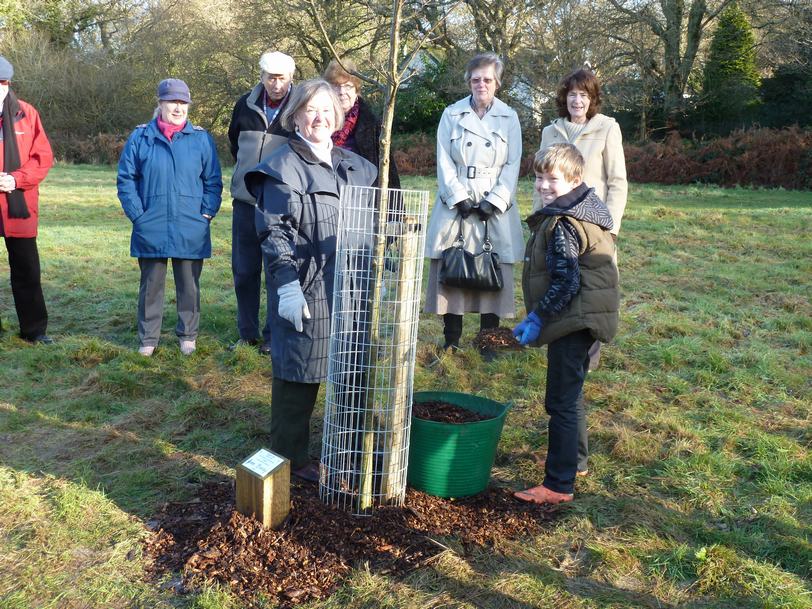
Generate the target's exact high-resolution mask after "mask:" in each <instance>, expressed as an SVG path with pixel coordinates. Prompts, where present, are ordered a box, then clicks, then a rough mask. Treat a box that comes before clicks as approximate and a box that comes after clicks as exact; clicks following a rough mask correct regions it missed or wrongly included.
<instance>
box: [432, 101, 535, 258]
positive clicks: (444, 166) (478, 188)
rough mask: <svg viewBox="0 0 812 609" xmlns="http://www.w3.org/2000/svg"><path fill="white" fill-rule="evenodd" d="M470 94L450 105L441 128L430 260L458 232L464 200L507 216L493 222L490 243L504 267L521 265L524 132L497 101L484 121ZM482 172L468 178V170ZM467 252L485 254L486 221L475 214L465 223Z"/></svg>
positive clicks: (447, 244)
mask: <svg viewBox="0 0 812 609" xmlns="http://www.w3.org/2000/svg"><path fill="white" fill-rule="evenodd" d="M470 99H471V98H470V96H469V97H465V98H463V99H461V100H460V101H458V102H457V103H455V104H452V105H450V106H448V107H447V108H446V109H445V111H444V112H443V116H442V118H441V119H440V126H439V127H438V129H437V182H438V191H437V200H436V201H435V204H434V209H433V210H432V213H431V220H430V221H429V228H428V234H427V235H426V256H428V257H429V258H434V259H439V258H440V254H441V253H442V251H443V250H444V249H445V248H447V247H450V246H451V244H452V243H453V242H454V239H455V238H456V236H457V232H458V230H459V214H457V210H456V209H454V205H456V204H457V203H458V202H459V201H464V200H465V199H467V198H468V197H471V198H472V199H473V200H474V201H477V202H478V201H481V200H482V199H486V200H487V201H488V202H490V203H491V204H493V205H494V206H495V207H497V208H498V209H499V210H500V211H501V212H502V213H497V214H495V215H494V217H493V218H492V219H491V220H489V221H488V226H489V233H490V238H491V242H492V243H493V248H494V251H496V252H498V253H499V259H500V260H501V261H502V262H505V263H514V262H517V261H520V260H521V259H522V256H523V254H524V252H523V247H524V246H523V241H524V239H523V235H522V226H521V219H520V217H519V208H518V206H517V205H516V183H517V181H518V179H519V165H520V163H521V159H522V131H521V127H520V126H519V118H518V116H517V115H516V112H515V111H514V110H513V109H511V108H510V107H509V106H508V105H507V104H505V103H504V102H502V101H500V100H498V99H494V100H493V105H492V106H491V109H490V110H489V111H488V113H487V114H486V115H485V116H484V117H483V118H482V119H480V118H479V117H478V116H477V115H476V113H475V112H474V110H473V109H472V108H471V104H470ZM469 167H475V168H476V170H477V171H478V172H479V173H480V174H481V175H479V176H477V177H475V178H468V171H469V170H468V168H469ZM463 225H464V228H463V235H464V237H465V248H466V249H467V250H468V251H470V252H474V253H477V252H480V251H481V250H482V242H483V241H484V235H485V231H484V223H483V222H482V221H481V220H480V219H479V216H477V214H476V213H475V212H474V213H472V214H471V215H470V216H469V217H468V219H467V220H465V221H464V222H463Z"/></svg>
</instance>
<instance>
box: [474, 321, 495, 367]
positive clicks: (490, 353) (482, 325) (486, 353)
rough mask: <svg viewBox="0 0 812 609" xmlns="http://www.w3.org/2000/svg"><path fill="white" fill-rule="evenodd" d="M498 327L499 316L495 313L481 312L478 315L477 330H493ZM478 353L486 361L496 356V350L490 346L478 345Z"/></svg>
mask: <svg viewBox="0 0 812 609" xmlns="http://www.w3.org/2000/svg"><path fill="white" fill-rule="evenodd" d="M498 327H499V316H498V315H497V314H496V313H483V314H482V315H480V316H479V331H480V332H482V331H483V330H493V329H494V328H498ZM479 354H480V355H481V356H482V359H483V360H485V361H486V362H491V361H493V360H494V358H495V357H496V351H495V350H494V349H492V348H490V347H480V348H479Z"/></svg>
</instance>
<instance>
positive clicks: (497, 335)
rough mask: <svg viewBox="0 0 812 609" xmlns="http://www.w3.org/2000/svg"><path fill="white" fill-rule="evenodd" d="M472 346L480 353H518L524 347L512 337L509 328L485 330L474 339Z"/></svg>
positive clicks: (511, 331)
mask: <svg viewBox="0 0 812 609" xmlns="http://www.w3.org/2000/svg"><path fill="white" fill-rule="evenodd" d="M474 346H475V347H476V348H477V349H479V350H480V351H484V350H487V349H490V350H492V351H519V350H521V349H523V348H524V347H522V346H521V344H519V341H518V340H516V337H515V336H513V330H511V329H510V328H503V327H499V328H486V329H485V330H480V331H479V334H477V335H476V336H475V337H474Z"/></svg>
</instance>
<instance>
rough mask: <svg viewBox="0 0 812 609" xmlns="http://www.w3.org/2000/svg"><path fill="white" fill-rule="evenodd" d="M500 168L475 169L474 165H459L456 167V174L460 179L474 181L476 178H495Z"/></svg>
mask: <svg viewBox="0 0 812 609" xmlns="http://www.w3.org/2000/svg"><path fill="white" fill-rule="evenodd" d="M500 171H501V168H497V167H477V166H476V165H460V166H458V167H457V174H458V175H459V176H461V177H464V178H468V179H469V180H474V179H476V178H497V177H499V172H500Z"/></svg>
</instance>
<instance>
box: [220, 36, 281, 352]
mask: <svg viewBox="0 0 812 609" xmlns="http://www.w3.org/2000/svg"><path fill="white" fill-rule="evenodd" d="M259 69H260V73H259V80H260V82H259V84H257V85H256V86H255V87H254V88H253V89H251V90H250V91H249V92H248V93H246V94H245V95H243V96H242V97H241V98H240V99H239V100H238V101H237V103H236V105H235V106H234V112H233V113H232V115H231V124H230V125H229V127H228V140H229V143H230V144H231V155H232V156H233V157H234V160H235V161H236V165H235V166H234V175H233V176H232V178H231V196H232V197H233V198H234V214H233V219H232V225H231V271H232V273H233V275H234V291H235V293H236V295H237V330H238V331H239V334H240V338H239V341H237V344H236V345H234V347H236V346H237V345H240V344H249V345H255V346H257V347H258V348H259V350H260V352H261V353H263V354H265V355H270V353H271V328H270V317H271V312H270V310H267V309H266V314H265V324H264V327H263V328H262V336H261V337H260V328H259V301H260V287H261V285H262V266H263V262H262V248H261V244H260V241H259V239H258V238H257V232H256V228H255V227H254V213H255V211H256V204H257V202H256V199H254V197H253V196H252V195H251V193H250V192H248V189H247V188H246V187H245V182H244V178H245V174H246V173H247V172H248V171H250V170H251V169H253V168H254V167H256V166H257V165H258V164H259V163H260V161H262V160H264V159H265V157H266V156H268V154H270V152H271V151H272V150H274V149H275V148H276V147H278V146H280V145H282V144H284V143H285V142H286V141H287V139H288V137H289V136H290V132H288V131H286V130H285V129H284V128H283V127H282V125H281V124H280V120H279V119H280V117H281V116H282V112H283V110H284V108H285V105H286V104H287V101H288V99H290V93H291V90H292V89H293V73H294V71H295V70H296V64H295V63H294V61H293V58H292V57H290V56H289V55H285V54H284V53H280V52H279V51H268V52H266V53H263V55H262V57H260V58H259ZM266 288H267V276H266Z"/></svg>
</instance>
